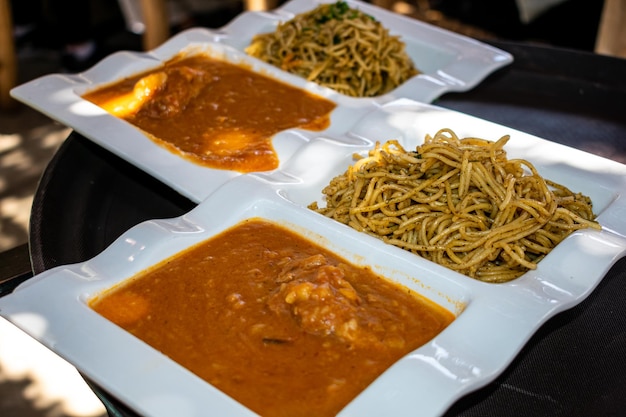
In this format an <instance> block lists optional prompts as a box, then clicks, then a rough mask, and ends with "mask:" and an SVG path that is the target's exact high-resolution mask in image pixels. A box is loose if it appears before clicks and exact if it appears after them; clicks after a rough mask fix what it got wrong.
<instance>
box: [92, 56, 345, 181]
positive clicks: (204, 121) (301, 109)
mask: <svg viewBox="0 0 626 417" xmlns="http://www.w3.org/2000/svg"><path fill="white" fill-rule="evenodd" d="M83 98H85V99H86V100H89V101H91V102H92V103H95V104H97V105H99V106H100V107H102V108H104V109H105V110H107V111H108V112H110V113H112V114H114V115H116V116H118V117H121V118H123V119H125V120H127V121H128V122H130V123H132V124H134V125H135V126H137V127H139V128H141V129H142V130H143V131H145V132H146V133H148V135H149V136H150V137H151V139H153V140H154V141H155V142H157V143H159V144H160V145H162V146H164V147H166V148H167V149H169V150H170V151H173V152H175V153H177V154H179V155H181V156H183V157H185V158H187V159H189V160H191V161H193V162H195V163H198V164H201V165H204V166H208V167H212V168H217V169H227V170H234V171H239V172H253V171H268V170H272V169H275V168H277V167H278V164H279V161H278V157H277V155H276V152H275V151H274V148H273V146H272V141H271V139H272V136H273V135H275V134H276V133H278V132H280V131H283V130H286V129H290V128H303V129H308V130H323V129H325V128H327V127H328V125H329V123H330V112H331V111H332V110H333V109H334V108H335V103H333V102H331V101H329V100H326V99H324V98H322V97H318V96H314V95H312V94H310V93H308V92H306V91H304V90H301V89H298V88H295V87H292V86H289V85H287V84H285V83H283V82H280V81H278V80H275V79H273V78H270V77H267V76H264V75H261V74H258V73H255V72H253V71H251V70H250V69H248V68H245V67H244V66H239V65H235V64H231V63H228V62H225V61H222V60H219V59H215V58H211V57H209V56H206V55H196V56H192V57H186V58H183V57H178V58H175V59H173V60H171V61H168V62H166V63H165V64H164V65H163V66H162V67H161V68H159V69H157V70H154V71H151V72H148V73H144V74H141V75H138V76H135V77H132V78H129V79H125V80H123V81H121V82H118V83H116V84H113V85H110V86H107V87H104V88H101V89H99V90H96V91H93V92H90V93H88V94H86V95H85V96H84V97H83Z"/></svg>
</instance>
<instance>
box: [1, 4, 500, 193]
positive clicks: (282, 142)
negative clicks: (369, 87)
mask: <svg viewBox="0 0 626 417" xmlns="http://www.w3.org/2000/svg"><path fill="white" fill-rule="evenodd" d="M319 3H321V2H320V1H316V0H292V1H290V2H287V3H285V4H284V5H283V6H282V7H280V8H278V9H276V10H273V11H271V12H246V13H242V14H241V15H240V16H238V17H237V18H235V19H234V20H233V21H232V22H231V23H230V24H228V25H227V26H225V27H223V28H221V29H218V30H209V29H203V28H196V29H190V30H188V31H186V32H183V33H180V34H178V35H176V36H174V37H173V38H171V39H170V40H169V41H167V42H166V43H164V44H163V45H161V46H160V47H158V48H157V49H155V50H153V51H150V52H147V53H140V52H128V51H125V52H118V53H115V54H112V55H110V56H108V57H106V58H105V59H103V60H102V61H101V62H99V63H98V64H96V65H95V66H94V67H93V68H91V69H89V70H88V71H86V72H84V73H80V74H71V75H68V74H51V75H47V76H44V77H41V78H38V79H36V80H33V81H30V82H28V83H25V84H23V85H20V86H18V87H16V88H14V89H13V90H12V91H11V94H12V96H13V97H15V98H16V99H17V100H20V101H22V102H24V103H26V104H28V105H29V106H31V107H33V108H35V109H37V110H39V111H41V112H42V113H44V114H46V115H48V116H49V117H51V118H53V119H55V120H58V121H59V122H61V123H63V124H65V125H67V126H69V127H71V128H73V129H74V130H76V131H77V132H79V133H81V134H83V135H84V136H85V137H87V138H89V139H91V140H93V141H94V142H96V143H98V144H99V145H100V146H102V147H104V148H106V149H108V150H109V151H111V152H113V153H115V154H117V155H118V156H120V157H122V158H124V159H125V160H127V161H129V162H131V163H133V164H134V165H136V166H137V167H139V168H141V169H143V170H144V171H146V172H148V173H149V174H151V175H152V176H154V177H156V178H158V179H159V180H161V181H162V182H164V183H165V184H167V185H169V186H170V187H172V188H174V189H175V190H177V191H178V192H180V193H181V194H182V195H184V196H186V197H188V198H189V199H191V200H192V201H194V202H200V201H202V200H204V199H205V198H206V197H207V196H208V195H209V194H210V193H211V192H212V191H214V190H215V189H216V188H217V187H219V186H220V185H221V184H223V183H224V182H225V181H227V180H229V179H231V178H234V177H236V176H238V175H239V174H238V173H237V172H233V171H224V170H215V169H210V168H206V167H202V166H200V165H197V164H194V163H192V162H189V161H187V160H185V159H183V158H181V157H179V156H177V155H174V154H173V153H171V152H169V151H167V150H166V149H164V148H162V147H161V146H159V145H157V144H155V143H154V142H153V141H151V140H150V139H149V138H148V137H147V136H146V135H145V134H144V133H142V132H141V131H140V130H139V129H137V128H135V127H134V126H132V125H131V124H129V123H127V122H125V121H123V120H121V119H118V118H116V117H114V116H112V115H110V114H108V113H106V112H105V111H104V110H102V109H101V108H99V107H98V106H96V105H94V104H92V103H90V102H87V101H86V100H84V99H82V98H81V96H82V95H83V94H84V93H86V92H87V91H91V90H94V89H96V88H97V87H100V86H103V85H106V84H110V83H112V82H114V81H117V80H120V79H123V78H126V77H128V76H131V75H134V74H137V73H141V72H143V71H146V70H148V69H152V68H155V67H158V66H160V65H161V64H162V63H163V62H164V61H167V60H169V59H170V58H172V57H173V56H175V55H177V54H179V53H181V52H182V53H187V54H194V53H208V54H210V55H212V56H216V57H219V58H222V59H226V60H228V61H231V62H235V63H237V62H245V63H247V64H249V65H250V66H251V67H252V69H254V70H257V71H260V72H262V73H264V74H267V75H269V76H272V77H275V78H277V79H279V80H281V81H283V82H286V83H289V84H292V85H295V86H297V87H300V88H303V89H306V90H308V91H310V92H313V93H315V94H318V95H321V96H324V97H327V98H329V99H330V100H333V101H334V102H336V103H337V108H336V109H335V110H334V111H333V113H332V117H331V119H332V124H331V127H330V128H329V129H327V131H326V132H325V134H328V135H340V134H342V133H344V132H346V131H347V130H348V129H349V128H350V127H351V126H352V125H353V123H354V122H355V120H356V119H358V118H360V117H361V116H362V115H363V114H365V113H367V112H369V111H371V110H373V109H375V108H377V107H378V106H379V105H381V104H383V103H386V102H390V101H393V100H395V99H398V98H410V99H414V100H416V101H420V102H430V101H432V100H433V99H435V98H436V97H438V96H439V95H441V94H442V93H445V92H448V91H465V90H468V89H470V88H472V87H474V86H475V85H476V84H478V83H479V82H480V81H481V80H483V79H484V78H485V77H486V76H487V75H489V74H490V73H492V72H493V71H495V70H496V69H498V68H500V67H502V66H505V65H507V64H509V63H510V62H512V57H511V55H510V54H508V53H507V52H504V51H501V50H498V49H496V48H493V47H491V46H489V45H486V44H484V43H481V42H478V41H476V40H473V39H471V38H468V37H465V36H461V35H458V34H455V33H452V32H449V31H446V30H442V29H440V28H437V27H434V26H431V25H428V24H425V23H422V22H420V21H417V20H415V19H410V18H408V17H405V16H402V15H399V14H396V13H392V12H390V11H387V10H385V9H382V8H379V7H376V6H372V5H370V4H367V3H363V2H359V1H348V3H349V4H350V5H351V6H352V7H358V8H360V9H362V10H363V11H365V12H367V13H369V14H371V15H372V16H374V17H376V18H377V19H378V20H380V21H381V22H382V23H383V24H384V25H385V27H387V28H389V29H390V30H391V32H392V33H393V34H397V35H400V36H402V39H403V40H404V41H405V42H406V44H407V51H408V53H409V54H410V55H411V57H412V58H413V60H414V61H415V63H416V65H417V66H418V67H419V68H420V70H421V71H423V73H422V74H420V75H417V76H415V77H413V78H412V79H411V80H409V81H408V82H406V83H405V84H404V85H402V86H401V87H399V88H397V89H396V90H394V91H392V92H391V93H389V94H386V95H384V96H381V97H377V98H372V99H369V98H360V99H355V98H350V97H347V96H344V95H341V94H338V93H336V92H334V91H332V90H329V89H326V88H322V87H320V86H318V85H315V84H313V83H309V82H306V81H305V80H304V79H302V78H299V77H297V76H295V75H291V74H288V73H285V72H284V71H281V70H280V69H278V68H276V67H273V66H270V65H268V64H266V63H264V62H261V61H259V60H257V59H255V58H251V57H250V56H248V55H246V54H245V53H244V52H243V50H244V49H245V47H246V46H248V45H249V43H250V40H251V39H252V37H253V36H254V35H255V34H258V33H264V32H269V31H273V30H274V28H275V27H276V25H278V23H279V22H281V21H285V20H288V19H290V18H292V17H293V16H294V15H295V14H298V13H301V12H304V11H308V10H311V9H313V8H314V7H315V6H317V5H318V4H319ZM314 136H315V134H314V133H312V132H309V131H304V130H295V129H294V130H289V131H284V132H281V133H279V134H277V135H276V136H275V137H274V148H275V150H276V152H277V153H278V157H279V160H280V162H281V164H285V163H287V162H288V161H289V159H290V158H291V156H292V155H293V154H294V153H295V152H297V151H298V149H300V148H301V147H302V146H303V145H304V144H306V143H307V142H308V141H309V140H311V138H312V137H314Z"/></svg>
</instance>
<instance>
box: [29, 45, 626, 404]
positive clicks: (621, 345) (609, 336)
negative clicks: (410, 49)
mask: <svg viewBox="0 0 626 417" xmlns="http://www.w3.org/2000/svg"><path fill="white" fill-rule="evenodd" d="M492 44H493V45H494V46H496V47H498V48H501V49H503V50H506V51H509V52H510V53H512V54H513V56H514V58H515V61H514V63H513V64H512V65H510V66H508V67H506V68H503V69H501V70H499V71H497V72H496V73H494V74H492V75H491V76H489V77H488V78H487V79H486V80H485V81H484V82H482V83H481V84H480V85H479V86H477V87H476V88H474V89H473V90H471V91H469V92H465V93H451V94H446V95H444V96H443V97H441V98H440V99H438V100H437V101H436V102H435V103H434V104H437V105H439V106H442V107H447V108H450V109H453V110H458V111H461V112H464V113H468V114H471V115H474V116H478V117H481V118H483V119H487V120H490V121H493V122H496V123H500V124H503V125H506V126H510V127H512V128H515V129H519V130H522V131H525V132H528V133H531V134H534V135H537V136H539V137H542V138H545V139H549V140H553V141H555V142H559V143H562V144H566V145H570V146H573V147H577V148H580V149H583V150H585V151H588V152H591V153H596V154H599V155H602V156H605V157H608V158H611V159H614V160H617V161H619V162H626V117H625V116H624V115H625V113H624V111H625V109H626V83H625V81H624V77H626V61H625V60H621V59H617V58H610V57H604V56H599V55H594V54H590V53H584V52H574V51H570V50H561V49H554V48H546V47H542V46H533V45H528V44H514V43H507V42H492ZM194 206H195V204H194V203H193V202H192V201H190V200H188V199H187V198H185V197H183V196H181V195H180V194H178V193H177V192H176V191H174V190H172V189H170V188H169V187H167V186H165V185H164V184H162V183H160V182H159V181H157V180H155V179H154V178H152V177H151V176H149V175H147V174H145V173H144V172H143V171H141V170H139V169H137V168H135V167H134V166H132V165H130V164H128V163H127V162H125V161H123V160H122V159H120V158H118V157H117V156H115V155H113V154H111V153H109V152H108V151H105V150H104V149H102V148H100V147H99V146H97V145H95V144H93V143H92V142H90V141H89V140H87V139H85V138H84V137H82V136H80V135H78V134H76V133H73V134H71V135H70V136H69V137H68V139H67V140H66V142H65V143H64V144H63V145H62V147H61V148H60V149H59V151H58V153H57V154H56V155H55V157H54V158H53V160H52V161H51V163H50V165H49V166H48V167H47V169H46V171H45V172H44V175H43V177H42V179H41V183H40V186H39V188H38V190H37V192H36V195H35V198H34V202H33V207H32V215H31V221H30V241H29V245H30V255H31V260H32V265H33V270H34V272H35V273H39V272H42V271H44V270H47V269H49V268H52V267H55V266H58V265H61V264H68V263H75V262H82V261H85V260H87V259H89V258H91V257H93V256H95V255H97V254H98V253H100V252H101V251H102V250H103V249H104V248H105V247H107V246H108V245H109V244H110V243H112V242H113V240H115V239H116V238H117V237H118V236H119V235H121V234H122V233H123V232H124V231H126V230H127V229H128V228H130V227H131V226H133V225H135V224H137V223H140V222H142V221H144V220H147V219H152V218H166V217H175V216H179V215H181V214H183V213H185V212H187V211H188V210H190V209H191V208H193V207H194ZM624 311H626V260H624V259H623V260H620V261H619V262H618V263H617V264H616V265H614V267H613V268H612V269H611V270H610V271H609V272H608V273H607V275H606V276H605V278H604V279H603V281H602V282H601V284H600V285H599V286H598V288H597V289H596V290H595V291H594V292H593V293H592V294H591V295H590V296H589V297H588V298H587V299H586V300H585V301H583V302H582V303H581V304H579V305H578V306H577V307H575V308H573V309H571V310H568V311H566V312H564V313H561V314H559V315H558V316H556V317H554V318H552V319H551V320H549V321H548V322H547V323H546V324H545V325H544V326H542V327H541V328H540V329H539V331H538V332H537V333H536V334H535V335H534V336H533V337H532V338H531V339H530V341H529V342H528V344H527V345H526V346H525V347H524V348H523V350H522V351H521V352H520V354H519V355H518V356H517V357H516V359H515V360H514V361H513V363H512V364H511V365H510V366H509V367H508V368H507V369H506V370H505V372H504V373H503V374H502V375H501V376H499V377H498V378H497V379H496V380H495V381H494V382H492V383H491V384H489V385H487V386H486V387H484V388H482V389H480V390H478V391H476V392H474V393H472V394H470V395H468V396H466V397H464V398H462V399H461V400H459V401H458V402H457V403H456V404H454V406H453V407H452V408H451V409H450V410H449V411H448V412H447V414H446V415H449V416H456V415H459V416H502V415H506V416H528V415H546V416H548V415H552V416H555V415H559V416H588V415H603V416H607V415H622V413H623V412H624V410H626V377H625V372H626V360H624V359H623V358H624V357H625V354H626V314H624V313H623V312H624ZM87 382H88V383H89V381H87ZM93 389H94V391H95V392H96V394H98V396H99V397H100V398H101V399H102V401H103V402H104V403H105V406H106V408H107V410H108V412H109V414H110V415H111V416H118V415H119V416H134V415H135V414H134V413H133V412H132V411H130V410H129V409H128V408H127V407H125V406H124V405H123V404H120V403H119V402H118V401H117V400H116V399H114V398H112V397H111V396H109V395H107V394H106V393H105V392H103V391H102V390H100V389H99V388H98V387H96V386H93ZM415 415H419V410H415Z"/></svg>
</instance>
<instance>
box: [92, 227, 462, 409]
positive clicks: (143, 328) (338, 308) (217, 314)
mask: <svg viewBox="0 0 626 417" xmlns="http://www.w3.org/2000/svg"><path fill="white" fill-rule="evenodd" d="M90 306H91V308H93V309H94V310H95V311H97V312H98V313H99V314H101V315H102V316H104V317H106V318H107V319H109V320H110V321H112V322H114V323H116V324H118V325H119V326H121V327H122V328H124V329H126V330H127V331H128V332H130V333H132V334H134V335H135V336H137V337H138V338H140V339H142V340H143V341H145V342H146V343H148V344H149V345H151V346H153V347H154V348H156V349H157V350H159V351H161V352H163V353H164V354H165V355H167V356H169V357H170V358H172V359H173V360H174V361H176V362H178V363H179V364H181V365H182V366H184V367H186V368H187V369H189V370H190V371H192V372H193V373H195V374H196V375H198V376H199V377H201V378H203V379H204V380H206V381H208V382H209V383H211V384H212V385H214V386H215V387H217V388H218V389H220V390H222V391H223V392H224V393H226V394H228V395H229V396H231V397H232V398H234V399H235V400H237V401H239V402H240V403H241V404H243V405H245V406H247V407H248V408H250V409H251V410H253V411H255V412H256V413H258V414H260V415H262V416H269V417H272V416H289V417H296V416H334V415H336V414H337V413H338V412H339V411H340V410H341V409H342V408H343V407H345V406H346V404H348V403H349V402H350V401H351V400H353V399H354V398H355V397H356V396H357V395H358V394H359V393H360V392H361V391H362V390H363V389H365V388H366V387H367V386H368V385H369V384H370V383H371V382H372V381H373V380H374V379H376V378H377V377H378V376H379V375H380V374H381V373H382V372H383V371H384V370H385V369H387V368H388V367H389V366H390V365H392V364H393V363H394V362H396V361H397V360H398V359H400V358H401V357H402V356H404V355H405V354H407V353H408V352H410V351H412V350H414V349H416V348H417V347H419V346H421V345H423V344H424V343H426V342H427V341H429V340H430V339H432V338H433V337H434V336H435V335H437V334H438V333H439V332H441V331H442V330H443V329H444V328H445V327H446V326H447V325H448V324H449V323H450V322H451V321H452V320H453V319H454V316H453V314H452V313H450V312H449V311H448V310H446V309H444V308H442V307H440V306H438V305H436V304H435V303H433V302H432V301H430V300H427V299H425V298H423V297H422V296H420V295H418V294H416V293H414V292H412V291H410V290H409V289H407V288H404V287H402V286H399V285H397V284H394V283H392V282H391V281H389V280H387V279H385V278H382V277H380V276H378V275H376V274H374V273H373V272H372V271H371V269H369V268H364V267H358V266H355V265H352V264H350V263H348V262H346V261H345V260H344V259H342V258H340V257H337V256H336V255H334V254H333V253H331V252H329V251H327V250H326V249H324V248H322V247H320V246H318V245H316V244H314V243H313V242H311V241H309V240H307V239H305V238H303V237H301V236H300V235H298V234H295V233H293V232H291V231H289V230H287V229H286V228H283V227H282V226H279V225H277V224H274V223H271V222H268V221H265V220H262V219H249V220H246V221H244V222H242V223H240V224H238V225H236V226H233V227H232V228H230V229H228V230H226V231H224V232H222V233H221V234H219V235H217V236H216V237H214V238H211V239H209V240H207V241H205V242H202V243H200V244H198V245H196V246H194V247H192V248H189V249H187V250H185V251H183V252H181V253H180V254H178V255H175V256H174V257H172V258H170V259H167V260H166V261H163V262H162V263H160V264H158V265H156V266H154V267H152V268H150V269H149V270H146V271H144V272H142V273H140V274H139V275H138V276H136V277H133V278H131V279H129V280H127V281H126V282H124V283H122V284H120V285H118V286H116V287H114V288H112V289H109V290H107V291H105V292H104V293H102V294H100V295H99V296H97V297H96V298H94V299H93V300H91V301H90Z"/></svg>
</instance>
